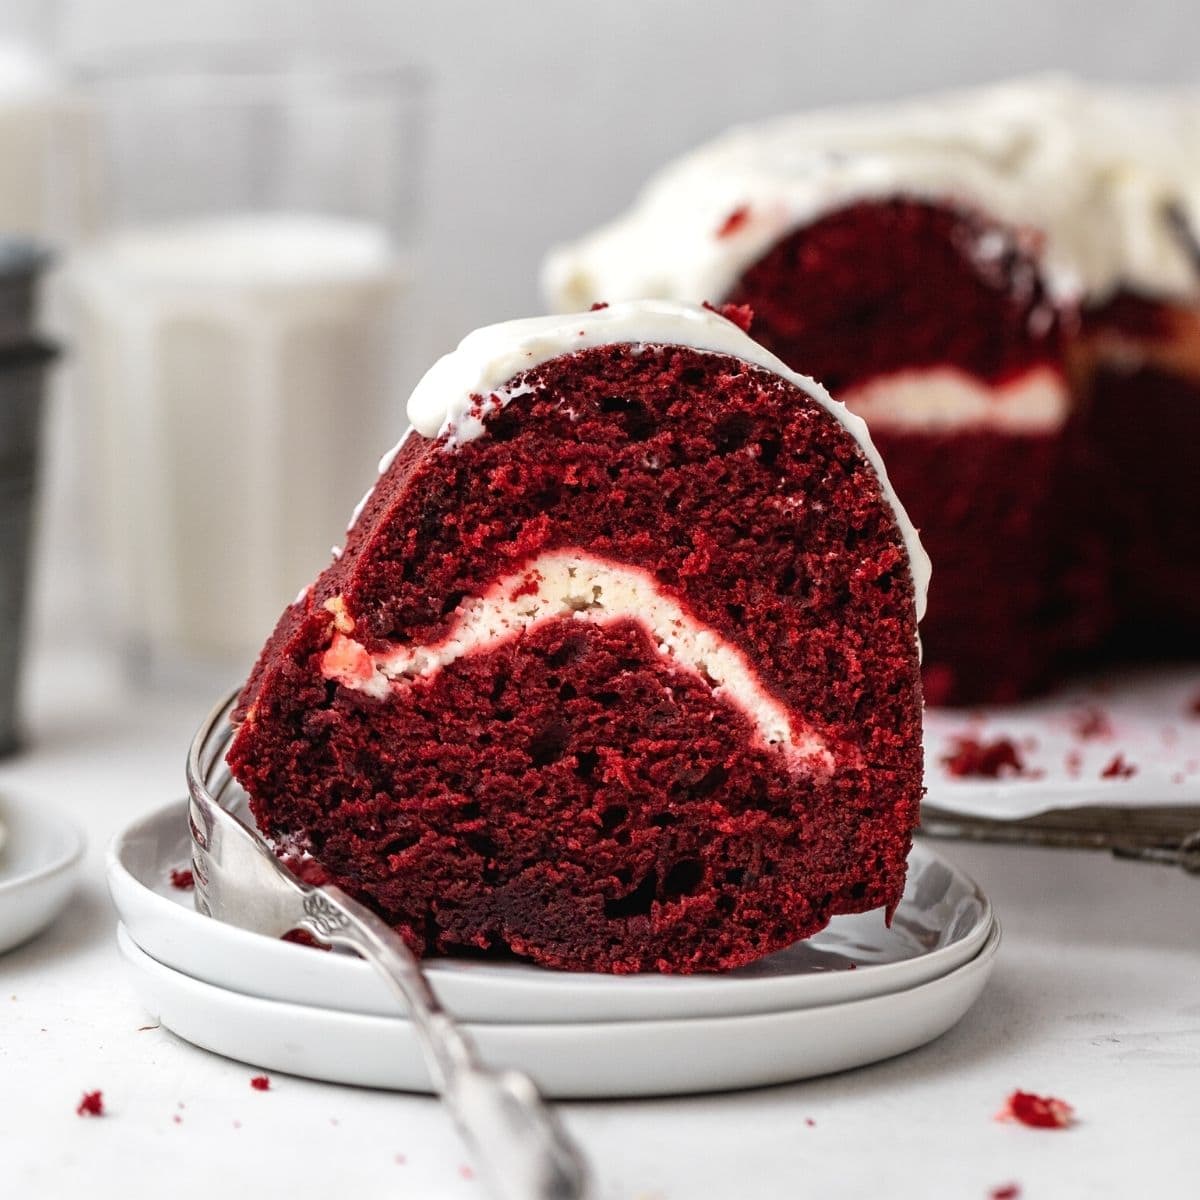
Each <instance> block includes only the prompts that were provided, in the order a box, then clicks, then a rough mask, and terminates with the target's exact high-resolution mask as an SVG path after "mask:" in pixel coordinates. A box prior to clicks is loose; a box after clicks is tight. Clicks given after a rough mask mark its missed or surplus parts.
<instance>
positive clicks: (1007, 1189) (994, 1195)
mask: <svg viewBox="0 0 1200 1200" xmlns="http://www.w3.org/2000/svg"><path fill="white" fill-rule="evenodd" d="M1020 1195H1021V1185H1020V1184H1019V1183H1002V1184H1001V1185H1000V1186H999V1187H994V1188H992V1190H991V1191H990V1192H988V1200H1020Z"/></svg>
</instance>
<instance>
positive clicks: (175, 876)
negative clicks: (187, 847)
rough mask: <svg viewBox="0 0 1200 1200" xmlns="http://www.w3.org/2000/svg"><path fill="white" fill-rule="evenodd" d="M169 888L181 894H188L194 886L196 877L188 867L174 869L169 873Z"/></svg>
mask: <svg viewBox="0 0 1200 1200" xmlns="http://www.w3.org/2000/svg"><path fill="white" fill-rule="evenodd" d="M171 886H172V887H173V888H178V889H179V890H180V891H181V892H189V891H191V890H192V888H194V887H195V886H196V877H195V875H193V874H192V872H191V870H190V869H189V868H188V867H183V868H176V869H173V870H172V871H171Z"/></svg>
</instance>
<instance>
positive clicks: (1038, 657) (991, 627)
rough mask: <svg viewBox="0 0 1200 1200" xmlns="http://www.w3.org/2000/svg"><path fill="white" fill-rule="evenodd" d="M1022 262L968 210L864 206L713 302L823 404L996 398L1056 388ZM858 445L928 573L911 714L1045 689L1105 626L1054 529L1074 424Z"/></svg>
mask: <svg viewBox="0 0 1200 1200" xmlns="http://www.w3.org/2000/svg"><path fill="white" fill-rule="evenodd" d="M983 247H988V250H987V252H986V253H985V252H983V250H982V248H983ZM1037 251H1038V245H1037V243H1036V241H1035V240H1034V239H1033V238H1031V237H1030V236H1029V235H1026V234H1022V233H1021V232H1019V231H1015V230H1011V229H1008V228H1006V227H1004V226H1002V225H1000V224H998V223H997V222H995V221H992V220H990V219H989V218H987V217H985V216H984V215H982V214H980V213H978V212H975V211H973V210H968V209H962V208H954V207H951V206H948V205H942V204H935V203H930V202H925V201H918V200H914V199H905V198H898V199H888V200H883V201H864V202H861V203H856V204H852V205H849V206H848V207H845V208H842V209H839V210H837V211H834V212H832V213H830V214H828V215H826V216H824V217H822V218H820V219H818V220H816V221H814V222H813V223H812V224H810V225H807V226H804V227H802V228H800V229H798V230H796V231H795V232H794V233H792V234H791V235H789V236H787V237H785V238H784V239H783V240H782V241H780V242H779V243H777V244H776V245H775V246H773V247H772V248H771V249H770V250H769V251H768V252H767V253H766V254H765V256H764V257H763V258H762V259H760V260H759V261H758V262H757V263H755V264H754V265H752V266H751V267H750V268H749V269H748V270H746V271H745V273H744V274H743V275H742V276H741V278H740V279H739V281H738V282H737V284H736V285H735V286H734V287H733V289H732V290H731V292H730V293H729V296H728V299H729V300H731V301H733V302H734V303H738V304H747V305H749V306H750V307H751V308H752V309H753V310H754V336H755V338H756V339H757V340H758V341H761V342H762V343H763V345H765V346H767V347H768V348H770V349H771V350H774V351H775V353H777V354H778V355H779V356H780V357H781V358H782V359H784V361H785V362H787V363H789V364H791V365H792V366H794V367H796V369H798V370H804V371H806V372H808V373H809V374H811V375H813V376H814V377H815V378H817V379H819V380H820V381H821V382H822V383H823V384H825V385H826V386H827V387H828V388H829V389H830V390H831V391H832V392H833V394H834V395H835V396H837V397H839V398H846V399H848V400H849V399H850V392H851V390H852V389H853V388H855V387H857V386H859V385H862V384H865V383H868V382H870V381H872V380H876V379H880V378H883V377H887V376H891V375H894V374H896V373H898V372H903V371H911V370H914V369H932V368H953V369H955V370H956V371H958V372H961V374H962V375H963V376H965V377H967V378H968V379H971V380H976V381H979V382H981V383H983V384H986V385H991V386H997V385H1003V384H1005V383H1007V382H1009V381H1012V380H1015V379H1018V378H1019V377H1021V376H1022V375H1024V374H1025V373H1026V372H1029V371H1031V370H1033V369H1035V368H1039V369H1043V370H1046V371H1049V372H1051V373H1053V374H1056V375H1058V376H1060V377H1062V378H1063V379H1064V381H1065V367H1064V364H1063V332H1064V331H1063V326H1062V319H1061V317H1060V314H1059V313H1058V312H1057V311H1056V307H1055V305H1054V303H1053V302H1052V301H1051V299H1050V298H1049V297H1048V296H1047V294H1046V291H1045V289H1044V287H1043V285H1042V283H1041V276H1040V273H1039V266H1038V260H1037ZM995 403H997V404H1003V403H1004V401H1003V399H999V400H996V401H995ZM851 407H853V401H852V400H851ZM871 433H872V437H873V439H874V441H875V444H876V445H877V447H878V448H879V451H880V453H881V454H882V455H883V459H884V462H886V463H887V467H888V473H889V475H890V476H891V479H892V483H893V485H894V486H895V488H896V491H897V492H898V494H899V495H900V497H901V499H902V500H903V501H904V504H905V506H906V507H907V509H908V511H909V514H910V516H911V517H912V519H913V521H914V523H915V524H916V525H917V527H918V528H919V529H920V530H921V536H922V540H923V541H924V543H925V546H926V549H927V550H928V551H929V554H930V557H931V558H932V560H933V563H934V574H933V580H932V582H931V586H930V596H929V613H928V615H927V616H926V618H925V620H924V621H923V622H922V625H921V636H922V642H923V645H924V651H925V653H924V667H925V697H926V700H927V701H928V702H929V703H930V704H946V703H951V704H966V703H972V702H975V701H993V702H1005V701H1010V700H1014V699H1016V698H1018V697H1020V696H1022V695H1025V694H1028V693H1030V692H1033V691H1036V690H1038V689H1040V688H1041V687H1043V686H1045V685H1046V684H1047V683H1049V682H1050V681H1051V680H1052V679H1053V678H1054V676H1055V671H1056V666H1057V665H1058V661H1059V660H1060V659H1061V657H1062V656H1063V654H1064V653H1066V652H1067V651H1068V649H1069V648H1070V647H1071V645H1072V644H1073V643H1075V642H1077V641H1078V640H1080V639H1081V638H1086V637H1088V636H1090V634H1091V631H1092V625H1093V623H1094V621H1096V620H1098V621H1099V622H1100V623H1101V624H1103V623H1104V621H1105V619H1106V618H1105V614H1104V612H1103V611H1098V610H1097V609H1096V605H1097V604H1099V605H1100V606H1101V609H1103V606H1104V603H1105V602H1104V596H1103V580H1102V579H1101V578H1099V577H1097V575H1096V572H1097V571H1098V570H1100V569H1101V568H1102V564H1103V556H1102V554H1101V553H1100V552H1099V551H1097V550H1096V549H1095V548H1093V547H1092V546H1091V545H1090V539H1089V538H1088V537H1083V538H1080V535H1079V531H1078V529H1077V528H1074V527H1072V526H1071V525H1070V524H1069V523H1065V522H1064V517H1065V516H1066V515H1067V514H1068V513H1069V510H1070V509H1071V507H1072V504H1071V503H1068V500H1067V498H1065V497H1064V496H1063V495H1062V487H1063V481H1064V479H1066V478H1069V477H1070V474H1071V469H1072V463H1073V462H1075V460H1077V459H1078V458H1079V456H1080V455H1081V454H1082V449H1081V447H1080V445H1079V429H1078V422H1077V421H1076V420H1069V421H1068V422H1067V424H1066V425H1065V426H1064V427H1062V428H1060V429H1055V430H1053V431H1052V432H1037V433H1031V432H1021V433H1014V432H1009V431H1007V430H1002V429H997V428H991V427H986V426H980V427H970V428H965V429H963V428H931V429H928V430H923V429H908V428H904V429H901V428H893V427H890V426H888V425H887V424H884V423H878V424H876V423H874V422H872V430H871ZM1084 602H1086V604H1087V606H1088V607H1086V608H1084V607H1082V606H1083V603H1084ZM1081 611H1082V612H1086V613H1087V616H1086V618H1084V617H1082V616H1081V615H1080V614H1081ZM1068 614H1070V615H1068ZM1081 622H1082V625H1083V627H1082V628H1080V627H1079V626H1080V623H1081Z"/></svg>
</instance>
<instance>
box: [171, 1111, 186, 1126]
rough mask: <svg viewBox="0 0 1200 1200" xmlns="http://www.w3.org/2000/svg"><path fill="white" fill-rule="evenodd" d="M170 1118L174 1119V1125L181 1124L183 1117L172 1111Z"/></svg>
mask: <svg viewBox="0 0 1200 1200" xmlns="http://www.w3.org/2000/svg"><path fill="white" fill-rule="evenodd" d="M171 1120H172V1121H174V1122H175V1124H176V1125H182V1124H183V1118H182V1117H181V1116H180V1115H179V1114H178V1113H172V1114H171Z"/></svg>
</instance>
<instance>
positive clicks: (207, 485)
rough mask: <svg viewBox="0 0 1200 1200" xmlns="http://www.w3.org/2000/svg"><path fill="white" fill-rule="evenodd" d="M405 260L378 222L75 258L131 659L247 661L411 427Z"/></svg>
mask: <svg viewBox="0 0 1200 1200" xmlns="http://www.w3.org/2000/svg"><path fill="white" fill-rule="evenodd" d="M405 282H406V269H405V264H404V261H403V260H402V258H401V256H400V255H399V254H398V253H397V251H396V250H395V249H394V248H393V246H392V244H391V242H390V241H389V238H388V236H387V234H386V233H385V232H384V230H383V229H382V228H381V227H379V226H377V225H374V224H371V223H368V222H363V221H358V220H350V219H340V218H333V217H326V216H318V215H306V214H303V213H285V212H280V213H266V214H263V213H257V214H251V213H247V214H244V215H236V214H235V215H228V216H219V217H209V218H202V219H195V220H188V221H179V222H175V223H171V224H168V225H156V226H147V227H141V228H130V229H126V230H125V231H123V232H120V233H116V234H114V235H112V236H110V237H109V238H108V239H107V240H106V241H104V242H103V243H101V244H99V245H97V246H96V247H95V248H93V249H92V250H90V251H89V252H87V253H86V254H84V255H81V256H80V259H79V262H78V265H77V266H76V268H75V271H74V287H73V295H74V298H75V301H76V306H77V323H76V329H77V336H78V338H79V358H80V360H81V364H82V367H83V371H84V381H85V388H86V392H85V394H86V396H87V403H88V405H89V407H90V408H92V409H93V410H94V413H93V416H94V418H95V419H94V422H93V427H94V428H95V430H96V439H97V440H96V443H95V445H94V446H93V447H92V451H91V455H90V458H91V462H92V464H93V467H94V470H95V471H96V473H97V479H96V483H97V485H98V486H97V487H96V488H95V490H94V494H95V495H96V496H97V497H98V502H99V507H100V511H99V512H98V513H97V514H95V515H96V516H97V517H98V518H99V524H100V527H101V530H102V537H103V539H104V543H105V545H104V547H103V557H104V558H105V559H106V561H107V562H108V563H109V564H110V567H111V571H110V574H111V576H112V585H113V588H114V599H115V601H116V607H117V609H118V611H119V613H120V615H121V621H122V624H123V627H124V629H123V632H124V635H125V637H126V638H127V640H128V642H129V645H130V648H131V649H132V650H133V651H134V653H135V659H134V661H135V662H141V663H145V664H146V665H147V666H148V667H149V668H150V669H151V670H152V671H154V670H156V669H158V668H160V667H162V666H163V665H164V664H165V665H166V666H167V667H168V668H170V667H173V666H177V665H187V664H189V663H196V664H199V663H205V664H209V665H226V664H228V666H229V667H230V669H233V668H239V669H241V668H244V667H245V666H246V665H247V663H248V661H249V660H250V659H251V658H252V656H253V655H254V654H255V653H256V652H257V650H258V648H259V647H260V645H261V643H262V642H263V641H264V640H265V638H266V636H267V634H268V633H269V632H270V630H271V629H272V627H273V625H274V623H275V621H276V620H277V619H278V617H279V615H280V613H281V612H282V610H283V608H284V607H285V606H286V605H287V604H288V603H290V602H291V601H292V599H293V598H294V597H295V595H296V592H297V589H298V588H300V587H302V586H303V585H304V584H305V583H306V582H308V581H309V580H310V579H311V578H312V577H313V575H314V574H315V573H316V572H317V571H318V570H319V569H320V568H321V567H322V566H323V565H324V564H325V563H326V562H327V561H328V560H329V555H330V547H331V544H333V543H335V542H340V540H341V537H342V534H343V532H344V528H345V524H346V520H347V517H348V516H349V514H350V512H351V510H352V508H353V507H354V504H355V502H356V501H357V500H358V499H359V497H360V496H361V494H362V492H363V491H364V489H365V488H366V487H367V486H368V485H369V484H370V483H371V481H372V480H373V478H374V472H375V463H376V461H377V460H378V457H379V454H380V449H381V447H386V445H388V444H390V443H391V442H393V441H395V440H396V438H397V436H398V435H399V432H400V429H401V425H402V417H401V411H402V406H401V405H400V403H399V401H398V398H397V397H396V396H395V395H393V394H392V389H391V384H392V381H393V379H394V378H395V373H394V365H395V364H394V362H393V353H394V347H395V344H396V337H397V328H398V318H399V313H398V306H399V302H400V299H401V296H402V293H403V292H404V290H405Z"/></svg>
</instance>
